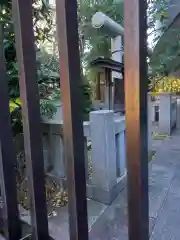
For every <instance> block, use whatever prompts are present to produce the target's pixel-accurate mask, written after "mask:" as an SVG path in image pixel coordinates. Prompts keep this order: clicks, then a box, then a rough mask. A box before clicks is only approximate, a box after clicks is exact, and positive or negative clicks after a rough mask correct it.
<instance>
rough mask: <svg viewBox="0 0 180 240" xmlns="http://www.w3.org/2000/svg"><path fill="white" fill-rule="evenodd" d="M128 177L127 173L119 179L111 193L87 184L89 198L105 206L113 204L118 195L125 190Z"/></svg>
mask: <svg viewBox="0 0 180 240" xmlns="http://www.w3.org/2000/svg"><path fill="white" fill-rule="evenodd" d="M126 176H127V173H125V174H124V175H122V176H121V177H120V178H118V180H117V184H116V185H115V186H114V187H113V188H112V189H111V190H109V191H108V190H106V189H100V188H97V187H96V186H94V185H91V184H90V183H89V184H87V197H88V198H90V199H93V200H95V201H98V202H101V203H104V204H108V205H109V204H111V203H112V201H114V199H115V198H116V197H117V195H118V194H119V193H120V192H121V191H122V190H123V189H124V187H125V185H126Z"/></svg>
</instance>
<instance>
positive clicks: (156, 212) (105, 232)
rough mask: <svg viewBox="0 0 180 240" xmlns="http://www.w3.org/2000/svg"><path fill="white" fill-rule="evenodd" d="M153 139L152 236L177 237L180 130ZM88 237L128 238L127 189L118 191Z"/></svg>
mask: <svg viewBox="0 0 180 240" xmlns="http://www.w3.org/2000/svg"><path fill="white" fill-rule="evenodd" d="M157 141H158V140H156V141H154V144H153V145H154V149H156V156H155V158H154V160H153V161H152V162H151V163H150V165H149V204H150V209H149V217H150V239H151V240H179V239H180V132H177V131H176V132H175V133H174V134H173V136H172V137H169V138H167V139H165V140H163V141H159V142H157ZM90 240H128V223H127V198H126V190H124V191H123V192H121V193H120V194H119V196H118V197H117V199H116V200H115V201H114V202H113V203H112V205H111V206H110V207H109V208H107V210H106V211H105V212H104V213H103V215H102V216H101V217H100V218H99V219H98V220H97V222H96V223H95V224H94V226H93V228H92V229H91V231H90Z"/></svg>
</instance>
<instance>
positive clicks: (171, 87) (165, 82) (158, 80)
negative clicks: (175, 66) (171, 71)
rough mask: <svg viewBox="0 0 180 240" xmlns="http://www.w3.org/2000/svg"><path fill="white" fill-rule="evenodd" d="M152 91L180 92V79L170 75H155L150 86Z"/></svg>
mask: <svg viewBox="0 0 180 240" xmlns="http://www.w3.org/2000/svg"><path fill="white" fill-rule="evenodd" d="M150 88H151V90H152V92H153V93H154V94H155V93H160V92H173V93H180V79H179V78H175V77H171V76H156V77H154V78H153V79H152V82H151V86H150Z"/></svg>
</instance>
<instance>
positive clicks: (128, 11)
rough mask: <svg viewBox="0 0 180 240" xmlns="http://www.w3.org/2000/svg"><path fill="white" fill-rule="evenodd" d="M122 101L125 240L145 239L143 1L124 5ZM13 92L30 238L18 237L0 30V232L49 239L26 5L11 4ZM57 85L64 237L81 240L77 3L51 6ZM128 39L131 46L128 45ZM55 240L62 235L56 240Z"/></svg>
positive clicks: (84, 226) (84, 229) (84, 231)
mask: <svg viewBox="0 0 180 240" xmlns="http://www.w3.org/2000/svg"><path fill="white" fill-rule="evenodd" d="M124 5H125V12H124V14H125V20H124V24H125V41H124V42H125V91H126V92H125V95H126V97H125V98H126V128H127V130H126V133H127V162H128V209H129V239H130V240H146V239H148V238H149V236H148V235H149V230H148V228H149V217H148V153H147V152H148V151H147V99H146V98H147V97H146V96H147V66H146V55H147V52H146V28H147V26H146V7H147V6H146V1H145V0H144V1H142V0H126V1H125V4H124ZM12 8H13V21H14V28H15V38H16V50H17V59H18V63H19V76H20V77H19V83H20V93H21V99H22V102H23V107H22V115H23V131H24V143H25V144H24V145H25V154H26V161H27V169H28V189H29V194H30V206H31V218H32V223H31V224H32V234H31V235H30V236H23V235H22V231H21V221H20V218H19V212H18V204H17V196H16V184H15V171H14V165H15V161H16V159H15V152H14V149H13V141H12V134H11V123H10V113H9V103H8V86H7V82H8V81H7V77H6V71H5V65H4V59H3V58H4V56H3V55H4V54H3V51H4V50H3V28H2V27H1V29H0V104H1V114H0V143H1V145H0V146H1V154H0V171H1V172H0V177H1V178H0V184H1V195H2V202H3V206H2V207H3V208H2V211H1V216H0V217H1V220H2V222H3V225H2V228H1V233H2V236H3V237H4V238H5V239H10V240H19V239H33V240H36V239H37V240H46V239H50V237H49V232H48V220H47V209H46V198H45V179H44V166H43V149H42V140H41V126H40V110H39V96H38V85H37V81H36V54H35V48H34V33H33V22H32V0H12ZM56 11H57V31H58V43H59V54H60V79H61V90H62V100H63V104H64V112H63V116H64V144H65V153H66V161H67V176H68V198H69V204H68V205H69V234H70V239H71V240H75V239H77V240H87V239H88V222H87V202H86V175H85V161H84V152H83V146H84V138H83V125H82V114H81V113H82V106H81V97H80V96H81V95H80V88H79V86H80V58H79V46H78V23H77V2H76V0H57V1H56ZM132 39H133V41H132ZM3 237H2V239H3ZM0 239H1V237H0ZM59 239H61V236H59Z"/></svg>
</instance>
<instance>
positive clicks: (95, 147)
mask: <svg viewBox="0 0 180 240" xmlns="http://www.w3.org/2000/svg"><path fill="white" fill-rule="evenodd" d="M90 129H91V141H92V150H91V151H92V152H91V154H92V181H91V183H90V184H89V185H88V188H87V192H88V197H90V198H92V199H94V200H97V201H100V202H103V203H106V204H110V203H111V202H112V201H113V200H114V198H115V197H116V196H117V194H118V193H119V192H120V191H121V189H122V188H123V186H124V185H123V181H121V180H122V179H124V178H123V177H122V179H119V178H118V176H117V159H116V140H115V135H116V132H115V120H114V112H113V111H109V110H100V111H94V112H91V113H90ZM123 141H124V139H122V138H121V137H120V138H119V141H118V146H119V145H120V143H122V142H123ZM121 147H122V146H121ZM123 168H124V167H123Z"/></svg>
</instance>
